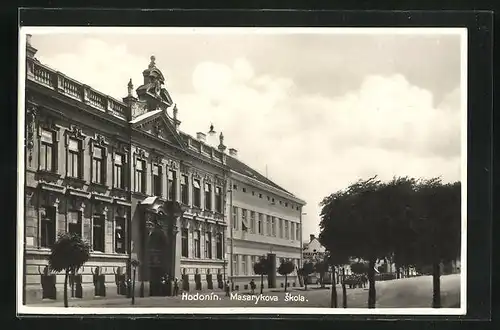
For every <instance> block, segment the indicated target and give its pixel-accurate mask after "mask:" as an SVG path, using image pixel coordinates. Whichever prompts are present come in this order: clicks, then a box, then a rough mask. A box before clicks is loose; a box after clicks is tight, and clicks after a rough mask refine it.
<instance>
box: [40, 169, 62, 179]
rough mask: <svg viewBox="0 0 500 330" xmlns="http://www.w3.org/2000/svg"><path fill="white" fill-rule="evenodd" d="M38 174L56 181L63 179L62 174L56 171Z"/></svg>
mask: <svg viewBox="0 0 500 330" xmlns="http://www.w3.org/2000/svg"><path fill="white" fill-rule="evenodd" d="M37 174H39V175H42V176H47V177H50V178H51V179H54V180H56V179H59V178H60V177H61V174H59V173H57V172H54V171H47V170H38V171H37Z"/></svg>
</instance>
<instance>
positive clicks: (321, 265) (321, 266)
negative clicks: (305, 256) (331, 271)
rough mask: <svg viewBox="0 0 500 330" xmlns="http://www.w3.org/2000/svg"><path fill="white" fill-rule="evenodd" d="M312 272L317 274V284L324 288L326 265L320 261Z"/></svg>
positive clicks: (323, 261)
mask: <svg viewBox="0 0 500 330" xmlns="http://www.w3.org/2000/svg"><path fill="white" fill-rule="evenodd" d="M314 271H315V272H316V273H318V274H319V283H320V285H321V287H322V288H324V287H325V274H326V273H327V272H328V263H327V262H326V261H325V260H320V261H318V262H317V263H316V264H315V265H314Z"/></svg>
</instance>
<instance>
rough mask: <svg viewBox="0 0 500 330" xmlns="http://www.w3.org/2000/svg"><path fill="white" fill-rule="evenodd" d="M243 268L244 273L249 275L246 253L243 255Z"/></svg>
mask: <svg viewBox="0 0 500 330" xmlns="http://www.w3.org/2000/svg"><path fill="white" fill-rule="evenodd" d="M241 270H242V273H243V275H247V273H248V269H247V256H246V255H242V256H241Z"/></svg>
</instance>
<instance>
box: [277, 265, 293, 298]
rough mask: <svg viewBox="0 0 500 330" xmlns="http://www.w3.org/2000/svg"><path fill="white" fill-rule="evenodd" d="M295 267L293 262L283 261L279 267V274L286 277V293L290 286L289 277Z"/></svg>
mask: <svg viewBox="0 0 500 330" xmlns="http://www.w3.org/2000/svg"><path fill="white" fill-rule="evenodd" d="M294 269H295V265H294V264H293V262H291V261H283V262H282V263H281V264H280V266H279V267H278V273H279V274H280V275H285V292H286V289H287V286H288V275H289V274H291V273H292V272H293V270H294Z"/></svg>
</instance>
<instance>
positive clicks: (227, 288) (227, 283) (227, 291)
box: [224, 281, 229, 297]
mask: <svg viewBox="0 0 500 330" xmlns="http://www.w3.org/2000/svg"><path fill="white" fill-rule="evenodd" d="M224 289H225V291H226V297H229V281H227V282H226V287H225V288H224Z"/></svg>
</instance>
